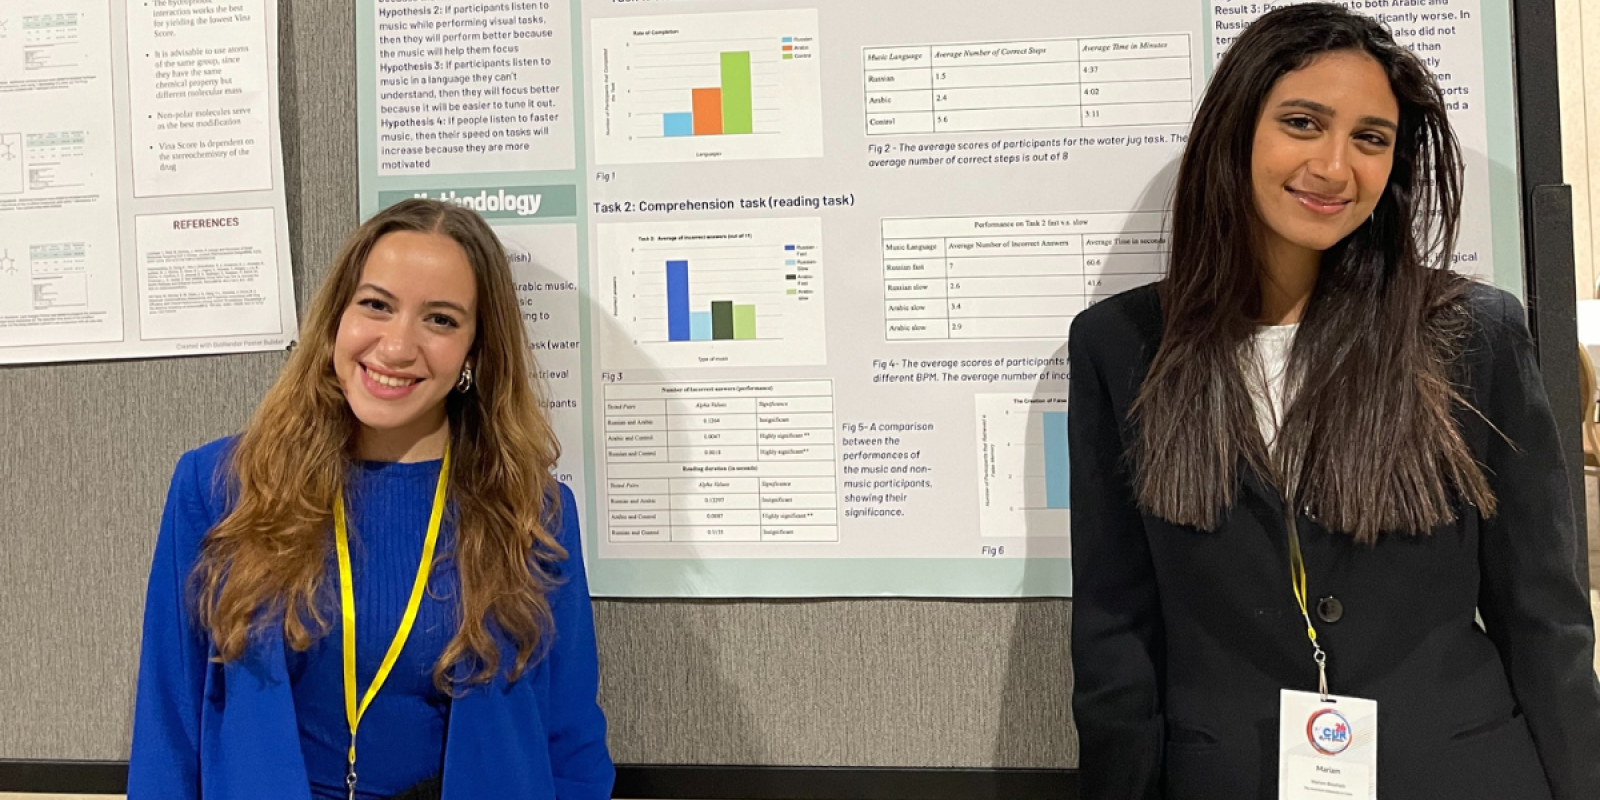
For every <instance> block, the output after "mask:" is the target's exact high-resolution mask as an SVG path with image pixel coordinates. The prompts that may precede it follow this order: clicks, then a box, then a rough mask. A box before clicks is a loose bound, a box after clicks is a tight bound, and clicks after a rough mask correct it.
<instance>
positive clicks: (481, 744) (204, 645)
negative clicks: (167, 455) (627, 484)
mask: <svg viewBox="0 0 1600 800" xmlns="http://www.w3.org/2000/svg"><path fill="white" fill-rule="evenodd" d="M228 444H229V440H226V439H224V440H218V441H215V442H212V443H210V444H207V445H205V446H203V447H200V448H197V449H195V450H192V451H190V452H188V453H185V454H184V456H183V457H182V458H181V459H179V461H178V465H177V468H176V470H174V474H173V478H172V486H171V489H170V490H169V492H168V495H167V502H166V509H165V511H164V512H163V514H162V521H161V533H160V537H159V538H158V539H157V541H156V550H155V557H154V560H153V563H152V565H151V569H150V583H149V589H148V594H147V596H146V599H145V618H144V640H143V643H142V645H141V650H140V659H139V683H138V698H137V701H136V704H135V708H134V722H133V751H132V754H131V757H130V759H129V764H128V798H129V800H185V799H191V798H192V799H193V800H199V799H200V798H204V800H258V799H259V800H303V799H308V798H310V792H311V790H310V787H309V780H308V779H307V776H306V770H305V763H304V760H303V758H302V757H301V752H300V733H299V728H298V724H297V722H296V719H295V709H294V697H293V694H292V692H291V688H290V684H289V680H288V669H287V666H286V659H285V655H284V642H283V636H282V630H281V629H280V628H276V627H272V626H269V627H268V628H267V630H266V631H265V632H264V634H263V635H262V636H261V637H260V638H259V640H258V641H257V642H255V643H254V644H253V645H252V647H251V648H250V650H249V651H248V652H247V653H246V655H245V657H244V658H242V659H240V660H238V661H235V662H232V663H229V664H219V663H216V662H214V661H211V660H210V657H211V656H213V655H214V654H215V652H216V650H215V648H214V647H213V646H212V644H211V642H210V640H209V638H208V637H207V635H206V634H205V632H204V631H202V630H200V629H199V628H197V627H196V626H195V624H194V620H193V615H192V607H191V606H190V605H189V603H188V602H187V601H186V593H185V588H186V584H187V579H188V576H189V574H190V572H191V570H192V568H193V565H194V563H195V559H196V557H197V555H198V552H199V546H200V542H201V540H202V539H203V538H204V537H205V534H206V532H207V531H209V530H210V529H211V528H212V526H213V525H215V524H216V522H217V521H219V520H220V519H222V516H223V514H224V512H225V510H226V502H227V500H226V494H225V489H224V485H223V482H221V481H218V480H216V479H215V476H217V475H218V474H219V473H218V470H219V468H221V469H225V468H226V463H227V462H226V454H227V447H228ZM561 508H562V520H561V530H560V534H559V540H560V542H561V545H562V546H563V547H564V548H566V550H567V551H568V552H569V553H570V554H571V557H570V558H569V559H568V560H566V561H564V562H562V563H560V564H557V565H555V568H554V569H552V572H553V574H555V575H556V576H557V577H559V578H560V579H561V580H562V582H561V583H560V584H559V586H558V588H556V589H555V590H554V591H553V592H552V594H551V596H550V605H551V611H552V612H553V614H554V617H555V632H554V637H555V638H554V639H553V641H552V642H551V645H550V649H549V651H548V654H547V655H546V656H545V658H544V659H543V660H541V661H540V662H539V663H538V664H537V665H536V666H534V667H530V668H529V669H528V671H527V672H525V673H524V674H523V676H522V678H521V679H520V680H518V681H517V682H516V683H514V684H508V683H507V681H506V677H505V670H504V669H502V670H498V671H496V673H495V678H494V681H493V682H492V683H490V684H486V685H479V686H474V687H472V689H471V691H469V692H468V693H467V694H466V695H465V696H463V697H459V698H457V699H456V700H455V701H454V702H453V704H452V706H451V711H450V719H449V726H448V728H447V733H446V740H445V754H444V798H445V800H478V799H479V798H488V797H492V798H496V800H502V799H505V800H509V799H510V798H526V799H527V800H535V799H536V798H537V799H538V800H543V799H544V798H560V800H603V799H604V798H609V797H610V796H611V788H612V781H613V778H614V776H615V772H614V769H613V767H612V763H611V757H610V754H609V752H608V750H607V749H606V720H605V716H604V713H603V712H602V711H601V709H600V706H599V704H598V702H597V700H596V696H597V693H598V689H599V661H598V657H597V654H596V649H595V640H594V619H593V615H592V609H591V605H590V602H589V588H588V582H587V580H586V578H585V574H584V569H583V558H582V555H581V554H582V546H581V541H580V539H579V535H578V517H577V503H576V501H574V499H573V496H572V492H571V490H570V489H568V488H567V487H566V486H562V487H561ZM491 630H493V627H492V626H491ZM496 635H497V637H499V645H500V651H501V653H502V654H506V655H507V657H509V654H514V653H515V652H516V649H515V647H513V646H512V645H511V643H510V642H509V641H508V640H506V639H505V638H504V637H503V636H501V635H499V634H498V633H497V634H496Z"/></svg>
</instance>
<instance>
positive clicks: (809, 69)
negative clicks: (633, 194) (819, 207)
mask: <svg viewBox="0 0 1600 800" xmlns="http://www.w3.org/2000/svg"><path fill="white" fill-rule="evenodd" d="M647 23H648V24H647ZM590 37H591V47H592V50H593V53H594V74H595V75H596V78H595V80H594V86H593V88H594V91H595V98H594V102H593V106H594V109H595V110H594V113H595V116H596V120H595V121H596V123H597V124H595V125H594V129H595V161H596V163H598V164H630V163H678V162H684V161H701V160H721V159H751V158H811V157H817V156H821V155H822V102H821V100H822V83H821V70H820V69H819V61H818V47H817V14H816V11H815V10H814V9H811V10H800V11H751V12H733V13H725V14H692V15H672V16H663V17H650V18H644V19H639V18H631V17H630V18H626V19H597V20H594V22H593V23H592V24H591V27H590Z"/></svg>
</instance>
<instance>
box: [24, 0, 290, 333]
mask: <svg viewBox="0 0 1600 800" xmlns="http://www.w3.org/2000/svg"><path fill="white" fill-rule="evenodd" d="M277 20H278V11H277V2H276V0H226V1H224V2H192V1H191V2H184V1H183V0H149V2H140V3H121V2H113V1H112V0H7V1H6V2H5V3H4V4H3V5H0V363H23V362H49V361H77V360H89V359H93V360H100V359H115V358H145V357H152V356H173V355H192V354H201V353H221V352H243V351H252V350H275V349H283V348H284V347H285V346H287V345H288V343H289V342H290V341H292V340H293V338H294V332H295V319H296V317H295V303H294V287H293V285H292V282H291V281H292V278H291V275H290V264H289V238H288V216H287V213H286V211H285V205H284V199H283V153H282V148H281V147H280V143H279V134H278V117H277V107H278V91H277V85H276V82H277V74H278V54H277V47H278V24H277Z"/></svg>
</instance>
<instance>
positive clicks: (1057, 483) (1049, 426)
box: [1043, 411, 1072, 508]
mask: <svg viewBox="0 0 1600 800" xmlns="http://www.w3.org/2000/svg"><path fill="white" fill-rule="evenodd" d="M1043 416H1044V497H1045V507H1046V508H1070V507H1071V498H1072V471H1071V466H1070V464H1069V463H1068V461H1067V412H1065V411H1046V412H1044V414H1043Z"/></svg>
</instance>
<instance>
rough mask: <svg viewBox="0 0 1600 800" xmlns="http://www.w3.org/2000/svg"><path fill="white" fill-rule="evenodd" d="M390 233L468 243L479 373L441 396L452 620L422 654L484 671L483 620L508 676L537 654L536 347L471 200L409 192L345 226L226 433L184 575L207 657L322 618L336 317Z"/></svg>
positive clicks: (541, 619) (226, 657) (544, 442)
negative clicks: (264, 632)
mask: <svg viewBox="0 0 1600 800" xmlns="http://www.w3.org/2000/svg"><path fill="white" fill-rule="evenodd" d="M396 231H414V232H424V233H439V234H443V235H445V236H448V237H450V238H451V239H453V240H454V241H455V242H456V243H457V244H459V245H460V246H461V247H462V249H463V250H465V251H466V254H467V261H468V263H470V264H471V265H472V272H473V276H474V278H475V280H476V282H477V292H478V311H477V317H478V318H477V338H476V340H475V341H474V342H473V345H472V350H471V353H470V355H469V359H470V362H471V363H472V364H473V365H474V373H475V379H476V383H475V385H474V387H473V388H472V390H471V391H469V392H467V393H465V394H462V393H459V392H454V391H452V392H451V393H450V396H449V399H448V400H447V401H446V406H447V416H448V418H449V422H450V442H451V472H450V486H449V498H450V500H451V501H452V517H451V518H452V519H454V521H455V523H456V545H455V550H454V552H453V553H449V554H442V555H441V556H440V558H441V559H453V560H454V562H455V566H456V570H457V572H458V574H459V576H460V598H459V600H460V602H459V613H460V627H459V629H458V630H457V631H456V634H455V636H454V638H452V639H451V640H450V643H449V644H448V645H447V646H446V647H445V650H444V653H443V654H442V655H441V656H440V658H439V660H438V662H437V663H436V664H435V665H434V673H433V677H434V683H435V685H437V686H438V687H439V688H440V689H441V690H442V691H452V692H453V691H455V690H456V689H457V688H459V685H461V684H474V683H485V682H488V681H489V680H491V679H492V678H493V676H494V672H495V670H496V669H497V666H498V665H499V664H500V663H501V660H500V653H499V649H498V647H497V646H496V644H495V639H494V637H493V636H492V635H491V634H490V631H489V621H490V620H491V619H492V620H493V622H494V623H495V624H496V625H497V626H498V627H499V628H500V629H501V630H502V631H504V632H505V634H506V635H507V636H508V637H509V638H510V640H511V641H512V642H514V643H515V645H516V648H517V653H516V658H515V659H514V660H513V661H512V663H511V664H510V665H509V669H508V673H507V674H508V677H509V678H510V679H511V680H516V679H517V678H518V677H520V676H521V674H522V673H523V671H524V670H525V669H526V668H527V667H528V665H529V663H530V662H533V661H535V660H536V657H537V656H538V655H539V653H540V651H541V647H540V645H541V642H543V641H544V636H543V634H544V632H545V630H546V629H547V628H548V627H549V626H550V624H551V615H550V605H549V602H548V600H547V598H546V594H547V592H548V591H549V589H550V587H551V578H550V576H549V575H548V574H547V573H546V571H545V569H544V565H545V564H548V563H551V562H553V561H557V560H561V559H564V558H566V557H567V553H566V552H565V551H564V550H563V549H562V547H561V546H560V545H559V544H558V543H557V542H556V539H555V537H554V536H553V535H552V534H551V532H550V528H549V526H552V525H557V524H559V519H560V514H559V511H558V510H556V509H555V507H554V506H555V503H556V502H557V500H558V498H559V497H560V495H559V493H558V491H557V490H556V486H555V477H554V476H553V474H552V471H551V470H552V468H553V466H554V465H555V463H556V459H557V457H558V456H559V455H560V446H559V444H558V443H557V442H556V438H555V435H554V433H553V432H552V431H551V429H550V423H549V420H548V419H547V418H546V417H545V415H544V413H543V410H542V408H543V407H542V404H541V403H540V396H539V392H538V391H537V389H536V388H535V382H534V379H533V376H534V374H535V373H534V372H533V367H534V364H533V358H532V356H531V355H530V354H529V351H528V341H527V335H526V333H525V332H524V331H523V327H522V317H521V310H520V308H519V306H518V302H517V297H516V288H515V284H514V282H513V280H512V276H511V267H510V264H509V263H508V262H507V259H506V254H505V250H504V248H503V247H502V246H501V243H500V240H499V239H498V238H497V237H496V236H495V234H494V232H493V231H492V230H491V229H490V228H489V226H488V225H487V224H486V223H485V222H484V221H483V219H482V218H481V217H479V216H478V215H477V214H475V213H474V212H472V211H470V210H467V209H464V208H460V207H458V206H454V205H450V204H446V203H440V202H437V201H429V200H406V201H404V202H401V203H399V204H397V205H395V206H392V207H390V208H388V209H385V210H384V211H381V212H379V213H378V214H377V215H376V216H374V217H373V218H372V219H370V220H368V221H367V222H366V223H365V224H363V225H362V226H361V227H360V228H358V229H357V230H356V231H355V232H354V233H353V234H351V236H350V238H349V240H348V241H347V242H346V244H345V246H344V250H343V252H341V253H340V254H339V258H338V260H337V261H336V262H335V263H334V265H333V269H332V271H331V272H330V273H329V274H328V276H327V277H326V278H325V279H324V280H323V283H322V286H321V287H320V288H319V289H318V291H317V295H316V298H315V300H314V301H313V303H312V306H311V311H310V314H309V316H308V317H307V319H306V321H305V324H304V325H302V326H301V339H300V344H299V346H298V347H297V348H296V349H295V351H294V353H293V354H292V355H291V356H290V358H289V361H288V363H287V364H285V365H284V368H283V371H282V373H280V374H279V376H278V379H277V382H276V383H274V384H273V386H272V389H271V390H270V391H268V392H267V395H266V398H265V399H263V400H262V402H261V405H260V406H259V407H258V408H257V409H256V412H255V415H254V417H253V418H252V419H251V420H250V422H249V423H248V425H247V427H246V428H245V429H244V431H243V433H242V435H241V436H240V437H239V439H238V441H237V443H236V446H235V448H234V451H233V453H232V456H231V459H230V461H229V466H230V469H229V470H228V472H227V474H226V475H224V476H221V477H220V478H219V479H223V480H226V481H227V482H228V493H229V495H230V499H231V501H232V502H231V504H230V510H229V512H228V514H227V516H226V517H224V518H223V519H222V521H221V522H219V523H217V526H216V527H215V528H213V529H212V530H211V531H210V532H209V533H208V534H207V536H206V538H205V540H204V542H203V543H202V545H201V552H200V558H199V560H198V563H197V564H196V566H195V570H194V574H193V575H192V582H191V588H192V590H193V592H194V601H195V606H196V610H197V614H198V619H199V622H200V624H201V625H202V626H203V627H204V628H205V629H206V631H207V632H208V633H209V634H210V636H211V638H212V640H213V641H214V642H215V643H216V647H217V650H218V660H221V661H224V662H226V661H232V660H236V659H238V658H240V657H241V656H242V655H243V654H244V653H245V651H246V649H247V648H248V646H249V643H250V640H251V637H252V636H253V635H254V634H255V633H256V632H257V631H258V629H259V628H260V626H262V625H279V624H281V625H282V626H283V633H284V639H285V641H286V642H287V643H288V644H289V646H290V647H292V648H294V649H295V650H297V651H305V650H306V649H308V648H310V647H311V645H312V644H313V643H314V642H315V641H316V640H317V639H319V638H320V637H322V636H324V635H326V634H327V633H329V631H330V630H331V619H330V618H336V617H337V611H336V609H335V610H330V602H329V598H330V597H332V596H335V595H333V594H331V592H330V591H329V589H328V586H327V585H326V584H327V581H326V580H325V575H324V573H325V572H326V569H325V564H326V563H327V557H328V554H329V553H330V552H332V547H333V504H334V502H335V500H334V498H335V494H336V492H337V491H338V490H339V489H340V487H341V485H342V484H343V482H344V481H345V480H346V476H347V475H348V474H349V472H350V469H351V467H352V465H353V464H354V462H355V458H356V456H355V441H356V433H357V431H358V429H359V423H358V421H357V420H356V418H355V415H354V414H353V413H352V412H351V410H350V405H349V403H348V402H347V401H346V399H345V396H344V392H343V391H342V390H341V388H340V385H339V380H338V378H337V377H336V376H335V374H334V367H333V349H334V339H335V337H336V336H337V335H338V331H339V321H340V318H341V317H342V316H343V313H344V311H345V309H346V308H347V307H348V306H349V304H350V302H351V299H352V298H353V296H354V295H355V292H356V288H357V287H358V286H359V285H360V283H361V273H362V268H363V266H364V265H365V263H366V260H367V255H368V254H369V253H370V252H371V251H372V248H373V246H374V245H375V244H376V243H377V241H378V240H379V239H381V238H382V237H383V236H385V235H387V234H389V233H393V232H396Z"/></svg>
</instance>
